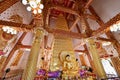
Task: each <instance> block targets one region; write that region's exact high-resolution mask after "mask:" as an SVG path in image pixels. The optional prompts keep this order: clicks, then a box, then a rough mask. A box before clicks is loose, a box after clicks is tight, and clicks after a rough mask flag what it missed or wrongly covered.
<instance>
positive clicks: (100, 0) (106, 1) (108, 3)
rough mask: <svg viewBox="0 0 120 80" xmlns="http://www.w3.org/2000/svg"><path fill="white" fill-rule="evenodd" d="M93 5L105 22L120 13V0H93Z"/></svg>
mask: <svg viewBox="0 0 120 80" xmlns="http://www.w3.org/2000/svg"><path fill="white" fill-rule="evenodd" d="M92 6H93V7H94V9H95V11H96V12H97V14H98V15H99V16H100V17H101V19H102V20H103V21H104V22H107V21H108V20H109V19H111V18H113V17H114V16H115V15H116V14H118V13H120V0H93V3H92Z"/></svg>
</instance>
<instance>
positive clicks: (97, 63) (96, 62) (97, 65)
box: [88, 39, 106, 78]
mask: <svg viewBox="0 0 120 80" xmlns="http://www.w3.org/2000/svg"><path fill="white" fill-rule="evenodd" d="M88 43H89V50H90V53H91V55H92V58H93V63H94V65H95V68H96V72H97V75H98V77H99V78H106V74H105V71H104V69H103V66H102V63H101V60H100V57H99V54H98V52H97V49H96V44H95V42H94V40H93V39H88Z"/></svg>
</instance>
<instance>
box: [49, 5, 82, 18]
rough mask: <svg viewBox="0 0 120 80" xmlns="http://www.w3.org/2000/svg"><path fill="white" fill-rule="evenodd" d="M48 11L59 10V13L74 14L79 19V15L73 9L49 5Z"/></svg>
mask: <svg viewBox="0 0 120 80" xmlns="http://www.w3.org/2000/svg"><path fill="white" fill-rule="evenodd" d="M50 9H56V10H59V11H63V12H66V13H70V14H74V15H76V16H78V17H80V15H79V13H78V12H77V11H75V10H73V9H70V8H67V7H64V6H61V5H55V4H54V5H51V6H50Z"/></svg>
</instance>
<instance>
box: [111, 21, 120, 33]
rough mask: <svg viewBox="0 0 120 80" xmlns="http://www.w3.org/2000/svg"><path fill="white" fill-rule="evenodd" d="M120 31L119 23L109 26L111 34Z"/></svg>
mask: <svg viewBox="0 0 120 80" xmlns="http://www.w3.org/2000/svg"><path fill="white" fill-rule="evenodd" d="M118 30H120V22H118V23H116V24H113V25H112V26H110V31H111V32H116V31H118Z"/></svg>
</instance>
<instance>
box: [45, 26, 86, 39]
mask: <svg viewBox="0 0 120 80" xmlns="http://www.w3.org/2000/svg"><path fill="white" fill-rule="evenodd" d="M45 30H46V31H48V32H49V33H53V34H54V35H59V36H63V37H69V38H78V39H82V38H85V37H86V35H85V34H80V33H75V32H71V31H65V30H60V29H51V28H46V29H45Z"/></svg>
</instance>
